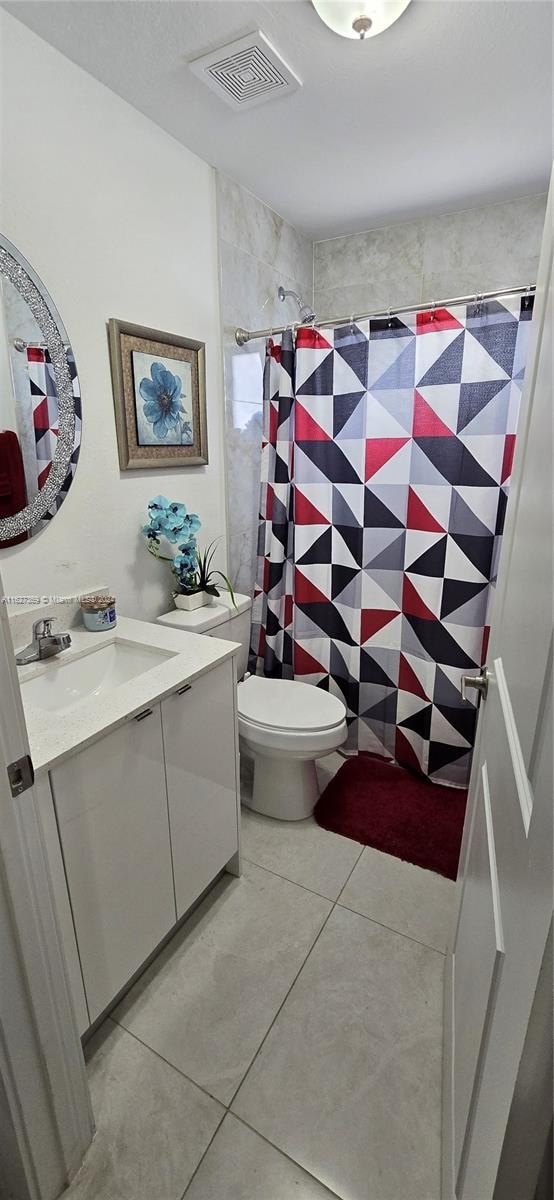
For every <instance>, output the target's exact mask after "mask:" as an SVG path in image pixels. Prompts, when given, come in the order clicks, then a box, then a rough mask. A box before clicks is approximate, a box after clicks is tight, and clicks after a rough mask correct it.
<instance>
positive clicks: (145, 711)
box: [135, 708, 153, 721]
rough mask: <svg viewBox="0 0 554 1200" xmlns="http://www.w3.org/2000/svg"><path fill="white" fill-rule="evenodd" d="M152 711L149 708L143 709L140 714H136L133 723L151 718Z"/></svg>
mask: <svg viewBox="0 0 554 1200" xmlns="http://www.w3.org/2000/svg"><path fill="white" fill-rule="evenodd" d="M152 711H153V710H152V709H151V708H143V710H142V712H139V713H137V715H136V717H135V721H144V719H145V717H151V716H152Z"/></svg>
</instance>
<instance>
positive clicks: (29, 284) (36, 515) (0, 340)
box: [0, 235, 81, 550]
mask: <svg viewBox="0 0 554 1200" xmlns="http://www.w3.org/2000/svg"><path fill="white" fill-rule="evenodd" d="M80 442H81V398H80V392H79V380H78V377H77V370H76V366H75V359H74V356H73V351H72V349H71V346H70V344H69V339H68V336H67V333H66V330H65V328H64V326H63V324H62V321H61V319H60V316H59V313H58V312H57V310H56V307H55V305H54V303H53V301H52V299H51V297H50V296H49V294H48V292H47V291H46V288H45V287H44V285H43V284H42V283H41V280H40V279H39V278H38V276H37V275H36V274H35V272H34V271H33V269H32V267H31V266H30V264H29V263H28V262H27V261H26V259H25V258H24V257H23V255H22V254H20V253H19V251H18V250H17V249H16V247H15V246H13V245H12V244H11V242H9V241H7V239H6V238H4V237H3V236H2V235H0V550H2V549H5V548H6V547H7V546H15V545H17V544H19V543H20V542H25V541H27V540H28V539H29V538H31V537H34V536H35V535H36V534H37V533H38V532H39V531H40V530H41V529H43V528H44V527H45V526H46V525H47V524H48V522H49V521H51V520H52V517H54V516H55V515H56V513H57V511H58V509H59V508H60V506H61V505H62V504H63V501H64V500H65V497H66V495H67V492H68V490H69V488H70V487H71V483H72V480H73V476H74V473H75V468H76V465H77V459H78V457H79V446H80Z"/></svg>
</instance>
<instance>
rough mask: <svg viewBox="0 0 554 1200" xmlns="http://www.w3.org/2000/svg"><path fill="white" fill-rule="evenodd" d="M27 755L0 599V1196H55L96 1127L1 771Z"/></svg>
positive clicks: (39, 885) (26, 792) (50, 937)
mask: <svg viewBox="0 0 554 1200" xmlns="http://www.w3.org/2000/svg"><path fill="white" fill-rule="evenodd" d="M2 595H3V588H2V580H1V577H0V597H1V596H2ZM28 754H29V744H28V740H27V733H26V729H25V720H24V716H23V708H22V705H21V693H20V691H19V686H18V681H17V672H16V667H15V660H14V653H13V646H12V642H11V638H10V634H9V629H8V620H7V616H6V610H5V605H4V604H3V603H2V602H1V601H0V946H1V958H0V1195H9V1196H10V1197H13V1198H14V1200H53V1198H54V1197H55V1196H58V1195H59V1193H60V1191H61V1189H62V1188H63V1187H64V1185H65V1184H66V1183H67V1181H68V1180H69V1179H70V1178H71V1176H72V1175H73V1174H74V1173H75V1171H77V1170H78V1168H79V1167H80V1165H81V1160H82V1158H83V1155H84V1153H85V1150H86V1149H87V1146H88V1145H89V1143H90V1140H91V1138H92V1134H93V1132H94V1125H93V1119H92V1111H91V1107H90V1099H89V1094H88V1087H87V1079H86V1073H85V1065H84V1061H83V1055H82V1051H81V1046H80V1042H79V1037H78V1034H77V1027H76V1024H75V1018H74V1013H73V1008H72V1003H71V994H70V987H69V981H68V978H67V974H66V969H65V962H64V956H63V950H62V939H61V936H60V931H59V928H58V923H57V917H56V913H55V911H54V906H53V902H52V889H51V884H50V878H49V875H48V866H47V857H46V853H45V848H44V844H43V840H42V827H41V822H40V819H39V816H38V811H37V796H36V792H35V788H34V787H33V786H28V787H25V782H26V781H25V779H22V781H21V785H20V788H21V790H20V791H17V788H14V790H15V791H16V794H15V795H13V794H12V791H11V788H10V783H9V778H8V771H7V768H8V764H10V763H14V762H15V761H18V760H21V763H22V764H23V762H24V760H25V758H26V756H27V755H28ZM12 774H13V773H12Z"/></svg>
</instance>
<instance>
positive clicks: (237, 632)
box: [156, 592, 252, 679]
mask: <svg viewBox="0 0 554 1200" xmlns="http://www.w3.org/2000/svg"><path fill="white" fill-rule="evenodd" d="M235 602H236V608H235V607H234V605H233V602H232V600H231V597H230V595H229V593H228V592H221V594H220V595H219V596H218V597H217V599H216V600H214V603H213V604H205V605H204V607H203V608H194V609H192V611H191V612H186V611H185V610H184V609H182V608H173V609H171V612H167V613H162V615H161V616H160V617H157V618H156V619H157V621H158V624H160V625H168V626H169V628H170V629H184V630H185V632H186V633H203V634H205V635H206V637H217V638H222V639H223V640H224V641H229V642H239V643H240V650H239V653H238V655H237V677H238V678H239V679H242V677H243V675H244V673H245V671H246V669H247V667H248V648H249V645H250V617H251V609H252V600H251V599H250V596H241V595H239V593H238V592H235Z"/></svg>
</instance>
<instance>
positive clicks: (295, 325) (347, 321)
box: [235, 283, 536, 346]
mask: <svg viewBox="0 0 554 1200" xmlns="http://www.w3.org/2000/svg"><path fill="white" fill-rule="evenodd" d="M535 286H536V285H535V284H534V283H528V284H525V285H521V286H519V287H514V288H499V289H498V290H497V291H495V292H474V293H473V295H471V296H455V297H454V298H453V299H450V300H429V301H427V303H425V304H405V305H404V306H403V307H402V308H380V309H375V310H374V311H373V312H364V313H351V314H350V316H348V317H327V318H326V319H325V320H324V321H318V320H317V319H316V320H314V321H308V322H301V321H294V322H292V324H289V325H278V326H273V327H271V328H270V329H255V330H250V329H241V328H240V326H239V327H238V328H237V329H235V341H236V343H237V346H245V345H246V343H247V342H252V341H254V339H255V338H267V337H273V335H274V334H276V333H285V332H286V330H287V329H290V330H291V332H293V331H294V330H296V329H312V328H313V327H314V326H315V328H316V329H323V328H326V327H327V326H328V325H332V326H337V325H353V324H354V322H356V321H367V320H368V318H371V317H373V318H378V317H397V316H399V315H400V313H408V312H432V311H433V309H435V308H454V306H455V305H457V304H478V303H479V302H480V301H481V300H495V299H498V297H499V296H523V295H526V294H529V293H531V292H534V291H535Z"/></svg>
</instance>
